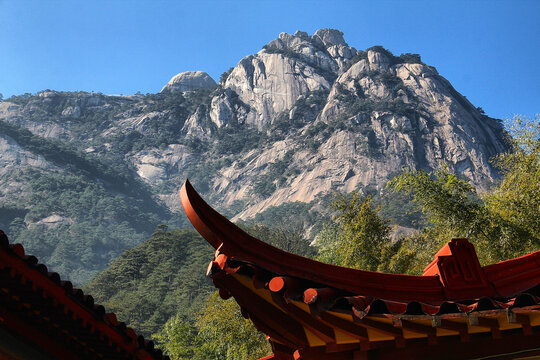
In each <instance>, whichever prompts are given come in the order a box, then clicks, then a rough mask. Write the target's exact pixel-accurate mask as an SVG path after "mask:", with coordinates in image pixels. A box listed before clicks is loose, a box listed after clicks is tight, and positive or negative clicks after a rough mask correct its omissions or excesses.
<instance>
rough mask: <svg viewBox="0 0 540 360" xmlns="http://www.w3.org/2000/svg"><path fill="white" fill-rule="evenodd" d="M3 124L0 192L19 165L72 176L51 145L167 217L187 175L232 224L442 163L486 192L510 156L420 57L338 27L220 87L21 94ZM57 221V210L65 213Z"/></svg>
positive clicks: (252, 65)
mask: <svg viewBox="0 0 540 360" xmlns="http://www.w3.org/2000/svg"><path fill="white" fill-rule="evenodd" d="M0 125H1V126H2V127H1V128H0V135H1V136H0V148H2V149H4V151H1V152H0V163H2V164H3V167H2V169H0V183H2V184H4V185H5V186H4V187H3V188H2V189H0V195H2V194H5V192H6V189H7V188H9V186H11V188H14V187H15V188H16V187H17V186H19V187H20V188H23V187H24V186H23V185H24V184H23V182H22V181H21V182H19V183H18V182H17V179H14V178H13V176H12V177H10V178H9V181H8V180H6V179H8V177H7V176H8V173H10V172H11V171H12V170H17V169H19V170H20V169H23V168H33V169H38V170H39V171H40V172H45V173H46V172H51V171H54V172H56V173H61V172H62V171H66V170H69V169H71V166H72V164H70V163H69V161H70V160H69V157H68V158H58V157H54V156H51V154H50V153H47V148H48V147H51V146H53V145H54V146H60V148H61V149H64V148H69V149H72V150H70V151H72V153H73V154H76V153H77V154H79V153H80V154H83V155H77V156H78V159H79V162H80V161H82V160H80V159H82V158H84V159H86V160H84V161H90V162H92V164H93V162H97V163H99V162H104V161H105V162H106V163H107V164H109V165H110V166H113V167H119V166H124V167H125V169H126V170H125V171H126V172H127V173H126V175H127V176H129V177H132V178H134V179H136V180H137V181H140V182H142V183H146V184H147V185H148V186H149V187H150V189H151V191H153V193H154V194H155V196H156V199H157V200H156V201H159V202H161V203H163V204H166V205H167V206H168V207H169V208H170V209H172V210H173V211H180V204H179V200H178V195H177V190H178V188H179V187H180V185H181V183H182V182H183V181H184V179H185V178H186V177H189V178H190V179H191V180H192V182H193V184H194V185H195V187H196V188H197V189H199V190H200V191H202V192H203V193H205V195H206V197H207V198H210V199H211V202H212V203H213V204H214V205H216V206H217V207H219V208H221V210H223V211H226V212H227V213H228V214H229V215H235V219H240V218H241V219H246V218H249V217H252V216H254V215H255V214H257V213H259V212H261V211H264V210H266V209H269V208H270V207H272V206H278V205H282V204H284V203H287V202H292V201H300V202H310V201H313V200H317V199H318V198H319V197H320V196H321V195H324V194H327V193H331V192H335V191H339V192H351V191H355V190H357V191H362V190H363V189H365V188H366V187H370V188H381V187H382V186H383V185H384V184H385V182H386V181H387V180H388V179H389V178H390V177H391V176H392V175H393V174H395V173H397V172H399V171H400V170H401V169H402V168H403V167H409V168H422V169H426V170H430V169H434V168H436V167H437V166H438V164H439V163H440V162H445V163H447V164H448V166H449V167H450V168H451V169H452V170H454V171H455V172H456V173H458V174H460V175H461V176H463V177H465V178H468V179H470V180H471V181H473V182H474V183H476V184H477V185H480V186H482V185H485V184H486V183H489V182H490V181H493V180H494V179H496V178H497V176H498V175H497V173H496V172H495V171H494V169H493V168H492V167H491V165H490V163H489V159H490V158H491V157H492V156H494V155H496V154H497V153H499V152H501V151H504V150H505V149H506V145H505V143H504V141H503V138H504V131H503V129H502V126H501V125H500V122H499V121H497V120H495V119H492V118H490V117H488V116H485V115H484V114H483V113H481V112H480V111H478V110H477V108H476V107H475V106H473V105H472V104H471V103H470V102H469V101H468V100H467V99H466V98H465V97H463V96H462V95H461V94H459V93H458V92H457V91H456V90H455V89H454V88H453V87H452V85H451V84H450V83H449V82H448V81H447V80H446V79H444V78H443V77H442V76H441V75H439V74H438V72H437V70H436V69H435V68H434V67H432V66H429V65H426V64H424V63H423V62H422V61H421V59H420V56H418V55H415V54H402V55H401V56H394V55H393V54H391V53H390V52H388V51H387V50H385V49H384V48H382V47H380V46H374V47H372V48H369V49H367V50H365V51H362V50H356V49H355V48H353V47H351V46H349V45H348V44H347V43H346V42H345V40H344V38H343V33H341V32H340V31H338V30H331V29H323V30H318V31H317V32H316V33H315V34H313V35H312V36H310V35H308V34H307V33H305V32H301V31H298V32H296V33H295V34H294V35H290V34H286V33H282V34H280V35H279V37H278V38H277V39H275V40H273V41H271V42H270V43H268V44H267V45H265V46H264V47H263V49H262V50H261V51H259V52H258V53H257V54H254V55H249V56H247V57H245V58H244V59H242V60H241V61H240V62H239V63H238V64H237V65H236V66H235V67H234V68H232V69H231V70H230V71H228V72H226V73H224V74H223V75H222V77H221V79H220V82H219V85H217V84H216V83H215V81H214V80H213V79H211V78H210V77H209V76H208V74H206V73H204V72H202V71H191V72H185V73H181V74H178V75H176V76H175V77H173V78H172V79H171V81H170V82H169V83H168V84H166V85H165V86H164V88H163V90H162V91H161V93H159V94H151V95H146V96H143V95H132V96H113V95H109V96H107V95H103V94H94V93H92V94H88V93H60V92H55V91H44V92H41V93H39V94H37V95H34V96H19V97H13V98H11V99H7V100H4V101H3V102H0ZM24 131H29V134H31V135H32V136H33V138H32V139H31V140H32V141H33V142H32V141H29V140H28V139H29V136H30V135H28V134H26V133H24ZM44 139H45V140H44ZM36 144H37V145H36ZM40 144H41V145H40ZM43 144H45V145H43ZM55 144H56V145H55ZM38 145H39V146H38ZM42 145H43V146H42ZM44 154H45V155H44ZM47 154H49V155H47ZM70 154H71V153H70ZM77 156H76V157H77ZM51 159H52V160H51ZM84 161H83V162H82V164H84ZM111 164H112V165H111ZM109 165H107V166H109ZM104 168H106V167H104ZM8 169H9V171H8ZM96 169H101V168H99V166H97V165H96ZM11 173H12V172H11ZM85 176H86V175H85ZM97 178H99V179H104V178H106V177H103V176H101V177H99V176H98V177H97ZM2 179H3V180H2ZM99 181H101V180H99ZM17 184H19V185H17ZM112 185H114V184H112ZM112 185H111V186H112ZM6 186H7V187H6ZM10 194H12V196H14V195H13V194H14V193H13V192H10ZM0 199H2V197H1V196H0ZM4 199H5V197H4ZM12 201H13V199H12ZM15 202H16V201H15ZM21 204H22V205H20V206H22V207H24V206H25V205H24V202H21ZM2 206H3V205H2ZM43 215H46V214H43ZM49 215H50V216H53V215H55V216H60V217H62V216H63V214H62V211H61V209H60V210H59V209H55V211H54V213H53V212H51V214H49ZM55 219H56V217H55ZM27 220H28V223H30V222H31V221H30V220H29V219H27ZM42 221H44V220H42Z"/></svg>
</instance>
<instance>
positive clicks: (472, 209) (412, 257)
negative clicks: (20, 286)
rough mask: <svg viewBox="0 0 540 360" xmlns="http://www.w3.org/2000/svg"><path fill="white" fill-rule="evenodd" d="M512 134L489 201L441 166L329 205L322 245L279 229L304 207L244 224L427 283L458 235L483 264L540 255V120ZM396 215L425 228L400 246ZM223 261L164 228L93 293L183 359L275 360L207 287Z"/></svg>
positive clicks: (292, 247) (192, 237)
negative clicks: (429, 268) (278, 218)
mask: <svg viewBox="0 0 540 360" xmlns="http://www.w3.org/2000/svg"><path fill="white" fill-rule="evenodd" d="M506 126H507V129H508V131H509V134H510V135H511V139H510V141H511V143H512V147H511V151H509V152H507V153H504V154H501V155H499V156H497V157H496V158H494V159H493V162H494V164H495V165H496V166H497V167H498V168H499V170H500V171H501V173H502V178H501V180H500V181H498V182H497V183H494V184H492V185H491V187H490V188H489V190H487V191H480V190H478V189H476V188H475V187H474V186H473V185H472V184H471V183H470V182H469V181H466V180H464V179H462V178H460V177H459V175H456V174H454V173H452V172H450V171H449V170H448V168H447V167H446V166H445V164H441V166H440V168H439V169H438V170H436V171H434V172H432V173H428V172H425V171H423V170H415V169H410V170H405V171H403V172H402V173H401V174H398V175H397V176H395V177H394V178H393V179H392V180H391V181H389V182H388V184H387V185H386V187H385V189H384V191H383V194H381V193H380V192H379V193H377V192H376V191H361V192H354V193H352V194H349V195H336V197H335V198H334V201H329V206H330V207H331V209H332V214H333V216H332V219H331V220H329V221H327V222H326V223H325V224H323V225H322V226H321V227H319V228H317V229H316V230H313V231H314V232H316V236H315V241H314V242H313V244H312V245H310V239H308V237H307V236H306V234H305V232H304V231H303V229H301V228H298V227H295V226H294V221H291V222H290V223H289V226H287V225H285V224H286V219H287V218H286V217H285V221H283V222H278V223H277V227H276V226H274V227H272V226H269V225H268V224H271V223H272V222H271V221H269V219H271V218H273V217H272V216H271V214H274V215H275V214H282V215H284V214H285V213H287V212H288V213H289V216H290V213H292V212H295V211H299V212H301V211H302V210H303V208H302V206H301V205H300V204H298V205H294V204H289V205H288V207H287V208H275V209H274V210H273V211H274V213H272V211H270V212H266V213H265V214H262V215H260V216H259V217H256V218H255V219H254V221H252V222H251V223H249V224H245V223H244V224H242V226H244V228H245V229H246V231H248V232H249V233H250V234H252V235H254V236H256V237H259V238H261V239H263V240H265V241H267V242H269V243H271V244H273V245H275V246H278V247H281V248H283V249H285V250H287V251H291V252H294V253H298V254H300V255H303V256H308V257H312V258H315V259H317V260H320V261H323V262H328V263H334V264H338V265H343V266H348V267H354V268H360V269H365V270H373V271H385V272H394V273H408V274H421V273H422V269H423V268H424V267H425V266H426V265H427V264H428V263H429V262H430V261H431V260H432V257H433V255H434V254H435V253H436V251H437V250H438V249H439V248H440V247H441V246H443V245H444V244H445V243H446V242H447V241H448V240H449V239H451V238H454V237H467V238H468V239H469V241H471V242H472V243H473V244H474V245H475V247H476V249H477V253H478V255H479V257H480V261H481V262H482V263H483V265H487V264H490V263H494V262H497V261H502V260H505V259H508V258H513V257H517V256H520V255H523V254H526V253H529V252H531V251H535V250H538V249H539V248H540V223H539V222H538V219H539V218H540V118H539V117H535V118H534V119H527V118H524V117H516V118H514V119H512V120H510V121H507V124H506ZM392 200H395V202H394V203H392ZM392 204H394V205H393V206H392ZM395 204H398V205H397V206H396V205H395ZM385 207H390V208H393V207H399V208H400V209H401V217H400V221H401V222H402V223H409V224H414V225H416V227H417V228H418V230H417V231H415V232H413V233H412V234H410V235H407V236H402V237H400V238H398V239H393V240H392V238H391V233H392V230H393V229H392V226H390V224H391V223H392V224H395V223H398V222H399V221H396V219H395V218H393V217H394V216H398V214H399V213H400V212H399V211H396V210H394V209H390V210H388V209H385ZM306 209H308V207H306ZM392 214H395V215H392ZM303 216H307V215H303ZM310 216H315V218H317V220H321V219H323V218H324V216H322V215H321V214H313V213H312V214H311V215H310ZM291 219H292V216H291ZM265 223H266V225H265ZM275 224H276V223H274V225H275ZM211 254H212V250H211V248H210V246H208V245H206V244H205V242H204V241H203V240H202V238H200V236H199V235H197V234H196V233H194V232H193V231H192V230H168V229H167V227H166V226H159V227H158V228H157V229H156V231H155V232H154V234H153V235H152V237H151V238H150V239H149V240H147V241H146V242H144V243H142V244H141V245H139V246H137V247H135V248H134V249H132V250H128V251H127V252H125V253H124V254H123V255H122V256H120V258H119V259H118V260H116V261H115V262H114V263H113V265H112V266H111V267H110V268H109V269H108V270H106V271H104V272H102V273H101V274H99V275H98V276H97V277H96V278H94V280H92V281H91V282H90V283H89V284H88V285H87V287H86V288H87V290H88V291H90V292H91V293H92V294H94V295H95V297H96V299H97V300H98V301H100V302H102V303H104V304H105V305H106V306H107V307H108V308H109V309H110V310H112V311H115V312H116V313H117V314H118V315H119V317H120V318H121V319H122V320H124V321H127V322H128V323H129V324H130V325H131V326H134V327H135V328H137V329H138V330H139V331H141V332H143V333H144V334H146V335H152V336H153V338H154V340H155V341H157V342H158V344H159V345H160V346H161V347H162V348H163V349H164V350H166V351H167V352H168V353H169V354H170V356H171V357H172V358H173V359H228V360H237V359H238V360H241V359H250V358H253V357H257V356H264V355H265V354H268V353H269V351H270V349H269V347H268V344H267V343H266V341H265V338H264V336H263V335H262V334H260V333H259V332H257V331H256V330H255V328H254V327H253V325H252V324H251V323H250V322H249V320H246V319H244V318H243V317H242V316H241V314H240V311H239V307H238V306H237V305H236V304H235V302H234V300H233V299H229V300H227V301H223V300H221V298H219V296H217V294H216V293H215V292H214V291H213V286H212V285H211V282H210V281H209V280H208V279H206V278H205V277H204V269H205V268H206V266H205V265H206V263H207V262H208V261H210V259H211V256H212V255H211Z"/></svg>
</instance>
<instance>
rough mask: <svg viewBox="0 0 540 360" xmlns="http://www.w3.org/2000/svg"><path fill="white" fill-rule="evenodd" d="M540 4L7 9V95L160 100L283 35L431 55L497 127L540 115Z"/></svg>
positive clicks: (36, 4)
mask: <svg viewBox="0 0 540 360" xmlns="http://www.w3.org/2000/svg"><path fill="white" fill-rule="evenodd" d="M539 18H540V1H536V0H530V1H528V0H513V1H502V0H499V1H497V0H490V1H475V0H468V1H441V0H429V1H406V0H400V1H360V0H356V1H337V0H336V1H330V0H325V1H292V0H291V1H280V0H273V1H266V0H251V1H240V0H238V1H226V0H219V1H204V0H199V1H156V0H154V1H137V0H131V1H128V0H126V1H121V0H110V1H97V0H93V1H76V0H70V1H68V0H65V1H52V0H49V1H46V0H40V1H37V0H36V1H25V0H0V34H1V40H0V93H2V94H3V95H4V98H6V97H9V96H11V95H14V94H22V93H25V92H30V93H35V92H38V91H40V90H44V89H54V90H65V91H78V90H82V91H96V92H103V93H105V94H133V93H136V92H137V91H141V92H142V93H148V92H158V91H160V90H161V87H162V86H163V85H164V84H165V83H166V82H167V81H168V80H169V79H170V78H171V77H172V76H173V75H175V74H177V73H179V72H183V71H188V70H203V71H206V72H208V73H209V74H210V75H211V76H212V77H214V78H215V79H216V80H217V79H218V78H219V76H220V74H221V73H222V72H224V71H225V70H227V69H228V68H230V67H232V66H235V65H236V64H237V63H238V61H239V60H240V59H242V58H243V57H244V56H247V55H249V54H253V53H256V52H257V51H259V50H260V49H261V48H262V46H263V45H265V44H266V43H268V42H269V41H271V40H272V39H274V38H276V37H277V36H278V35H279V33H280V32H288V33H294V32H295V31H296V30H303V31H307V32H308V33H309V34H313V33H314V32H315V31H316V30H317V29H319V28H336V29H339V30H341V31H343V32H344V34H345V40H346V41H347V42H348V44H349V45H351V46H354V47H356V48H357V49H366V48H368V47H371V46H373V45H382V46H384V47H386V48H387V49H389V50H390V51H392V52H393V53H394V54H396V55H399V54H400V53H403V52H410V53H419V54H420V55H421V56H422V60H423V61H424V62H425V63H427V64H429V65H433V66H435V67H436V68H437V69H438V71H439V73H440V74H441V75H443V76H444V77H446V78H447V79H448V80H450V82H451V83H452V84H453V85H454V87H455V88H456V89H457V90H458V91H459V92H461V93H462V94H463V95H465V96H467V98H468V99H469V100H471V102H472V103H473V104H474V105H475V106H480V107H482V108H483V109H484V110H485V111H486V113H487V114H488V115H490V116H493V117H498V118H507V117H511V116H512V115H513V114H525V115H529V116H531V115H533V114H534V113H538V112H540V90H539V89H540V61H539V59H540V24H539V23H540V21H539V20H538V19H539Z"/></svg>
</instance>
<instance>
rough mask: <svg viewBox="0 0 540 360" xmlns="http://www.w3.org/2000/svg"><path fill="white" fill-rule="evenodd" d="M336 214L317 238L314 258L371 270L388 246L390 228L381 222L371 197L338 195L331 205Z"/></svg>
mask: <svg viewBox="0 0 540 360" xmlns="http://www.w3.org/2000/svg"><path fill="white" fill-rule="evenodd" d="M333 208H334V209H335V210H336V211H337V215H336V216H335V217H334V219H333V223H331V224H328V225H326V226H325V227H324V229H323V230H322V231H321V233H320V234H319V236H318V237H317V246H318V247H319V255H318V259H320V260H321V261H326V262H330V263H334V264H337V265H341V266H347V267H353V268H358V269H363V270H371V271H375V270H377V269H378V268H379V266H380V264H381V256H382V254H383V253H384V252H386V250H385V248H387V247H389V246H391V241H390V232H391V228H390V226H389V225H388V221H386V220H383V219H381V217H379V215H378V212H379V209H378V208H375V207H374V206H373V204H372V202H371V196H370V195H368V196H366V197H365V198H364V199H363V200H361V199H360V197H359V195H358V193H354V194H353V195H352V197H351V198H350V199H348V198H347V197H345V196H342V197H341V198H340V199H339V200H337V201H336V202H334V204H333Z"/></svg>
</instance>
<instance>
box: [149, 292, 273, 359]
mask: <svg viewBox="0 0 540 360" xmlns="http://www.w3.org/2000/svg"><path fill="white" fill-rule="evenodd" d="M153 337H154V339H155V340H156V341H157V342H158V343H159V344H160V346H161V347H162V348H164V349H165V351H166V352H167V354H168V355H169V356H170V357H171V358H172V359H173V360H183V359H193V360H208V359H216V360H218V359H219V360H251V359H256V358H259V357H263V356H266V355H269V354H270V353H271V349H270V346H269V344H268V342H267V341H266V338H265V336H264V334H262V333H260V332H259V331H257V329H256V328H255V326H254V325H253V323H252V322H251V321H250V320H247V319H244V317H243V316H242V314H241V313H240V308H239V306H238V305H237V304H236V302H235V301H234V299H232V298H231V299H229V300H226V301H223V300H222V299H221V298H220V297H219V295H218V292H215V293H214V294H212V295H211V296H210V297H209V298H208V299H207V300H206V303H205V305H204V307H203V308H202V309H201V310H200V311H199V312H198V313H197V315H196V318H195V321H194V322H193V324H190V323H188V322H187V321H186V320H184V319H182V318H181V317H179V316H176V317H173V318H171V319H170V320H169V321H168V322H167V323H166V324H165V327H164V328H163V329H162V330H161V331H160V332H159V333H157V334H155V335H154V336H153Z"/></svg>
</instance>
